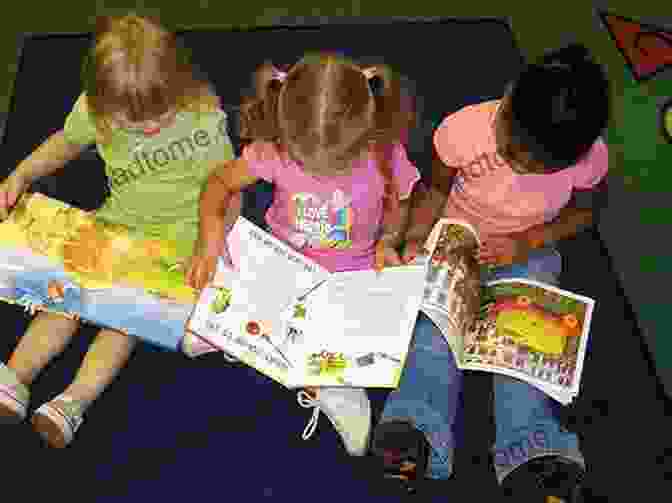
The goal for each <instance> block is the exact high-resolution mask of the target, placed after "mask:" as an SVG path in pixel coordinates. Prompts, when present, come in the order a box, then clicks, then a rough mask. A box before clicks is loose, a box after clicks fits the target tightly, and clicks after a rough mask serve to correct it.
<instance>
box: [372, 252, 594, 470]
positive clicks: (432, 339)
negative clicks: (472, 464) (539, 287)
mask: <svg viewBox="0 0 672 503" xmlns="http://www.w3.org/2000/svg"><path fill="white" fill-rule="evenodd" d="M561 269H562V259H561V257H560V255H559V254H558V253H557V252H556V251H555V250H554V249H552V248H547V249H544V250H538V251H535V252H534V253H533V254H532V255H531V256H530V259H529V261H528V262H527V263H526V264H516V265H512V266H506V267H498V268H495V269H493V270H492V271H489V272H487V273H486V272H484V278H483V279H484V281H489V280H494V279H505V278H514V277H518V278H529V279H536V280H539V281H543V282H546V283H551V284H557V279H558V276H559V274H560V271H561ZM493 379H494V400H495V403H494V411H495V422H496V439H495V445H494V446H493V448H492V450H493V455H494V461H495V472H496V474H497V478H498V480H499V482H500V483H501V481H502V480H503V479H504V477H506V475H508V474H509V473H510V472H511V471H513V470H514V469H515V468H516V467H518V466H520V465H522V464H524V463H526V462H527V461H529V460H530V459H532V458H535V457H539V456H543V455H548V454H555V455H560V456H563V457H566V458H568V459H571V460H573V461H576V462H577V463H579V464H580V465H582V466H583V465H584V461H583V457H582V455H581V452H580V451H579V442H578V438H577V436H576V435H575V434H573V433H570V432H568V431H566V430H564V429H563V428H562V427H561V426H560V424H559V422H558V420H557V418H556V415H555V411H554V409H555V407H557V405H556V403H555V402H554V401H553V400H552V399H550V398H548V397H547V396H546V395H545V394H544V393H542V392H541V391H538V390H537V389H536V388H534V387H532V386H530V385H529V384H527V383H525V382H523V381H520V380H517V379H513V378H510V377H508V376H502V375H497V374H493ZM461 386H462V375H461V372H460V370H459V369H458V368H457V366H456V365H455V359H454V358H453V354H452V352H451V351H450V347H449V346H448V344H447V343H446V341H445V339H444V338H443V336H442V334H441V332H440V330H439V329H438V328H437V327H436V326H435V325H434V324H433V323H432V321H430V319H429V318H428V317H427V316H425V314H424V313H422V312H421V313H420V314H419V315H418V320H417V322H416V324H415V329H414V331H413V341H412V343H411V349H410V352H409V355H408V358H407V361H406V366H405V368H404V372H403V374H402V377H401V380H400V383H399V387H398V388H397V389H396V390H395V391H393V392H392V393H390V395H389V397H388V399H387V401H386V403H385V408H384V409H383V413H382V416H381V422H384V421H389V420H393V419H405V420H411V421H412V422H413V423H414V425H415V427H416V428H418V429H419V430H421V431H422V432H423V433H424V434H425V436H426V437H427V441H428V442H429V443H430V445H431V446H432V452H431V456H430V460H429V467H428V473H427V476H428V477H430V478H435V479H446V478H448V477H450V475H451V474H452V472H453V457H454V446H455V431H454V427H455V419H456V417H457V413H458V410H457V408H458V398H459V394H460V391H461Z"/></svg>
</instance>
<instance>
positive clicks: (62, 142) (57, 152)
mask: <svg viewBox="0 0 672 503" xmlns="http://www.w3.org/2000/svg"><path fill="white" fill-rule="evenodd" d="M86 147H87V145H80V144H75V143H70V142H68V141H67V140H66V138H65V134H64V133H63V130H60V131H58V132H56V133H54V134H52V135H51V136H50V137H49V138H47V140H46V141H45V142H44V143H42V145H40V146H39V147H37V149H35V151H34V152H33V153H32V154H30V155H29V156H28V157H26V158H25V159H24V160H23V161H21V162H20V163H19V165H18V166H17V168H16V170H15V171H14V173H13V174H12V175H13V176H17V177H19V178H21V180H22V181H23V182H24V183H25V184H26V187H27V186H29V185H30V184H31V183H33V182H34V181H35V180H37V179H38V178H41V177H43V176H47V175H51V174H53V173H54V172H56V171H58V170H59V169H61V168H62V167H63V166H65V165H66V164H67V163H68V162H69V161H72V160H73V159H76V158H77V157H79V155H80V154H81V153H82V152H83V151H84V149H85V148H86Z"/></svg>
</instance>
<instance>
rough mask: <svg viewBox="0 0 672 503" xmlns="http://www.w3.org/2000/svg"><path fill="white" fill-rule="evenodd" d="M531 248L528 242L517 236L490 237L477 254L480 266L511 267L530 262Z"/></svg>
mask: <svg viewBox="0 0 672 503" xmlns="http://www.w3.org/2000/svg"><path fill="white" fill-rule="evenodd" d="M530 250H531V247H530V245H529V243H528V242H527V240H525V239H524V238H522V237H518V236H516V235H508V236H490V237H488V238H487V240H486V241H484V242H483V244H482V245H481V247H480V248H479V249H478V250H477V252H476V260H477V261H478V263H479V264H489V265H498V266H501V265H511V264H521V263H525V262H527V260H528V257H529V253H530Z"/></svg>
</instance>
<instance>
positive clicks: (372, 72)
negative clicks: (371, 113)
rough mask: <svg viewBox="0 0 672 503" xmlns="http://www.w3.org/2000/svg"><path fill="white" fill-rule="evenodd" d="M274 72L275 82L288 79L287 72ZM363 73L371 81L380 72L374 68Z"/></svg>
mask: <svg viewBox="0 0 672 503" xmlns="http://www.w3.org/2000/svg"><path fill="white" fill-rule="evenodd" d="M272 72H273V75H272V76H271V78H272V79H273V80H277V81H278V82H284V81H285V80H286V79H287V72H283V71H282V70H279V69H277V68H276V67H272ZM362 73H363V74H364V76H365V77H366V80H371V79H372V78H373V77H376V76H377V75H378V70H377V69H376V68H374V67H370V68H364V69H363V70H362Z"/></svg>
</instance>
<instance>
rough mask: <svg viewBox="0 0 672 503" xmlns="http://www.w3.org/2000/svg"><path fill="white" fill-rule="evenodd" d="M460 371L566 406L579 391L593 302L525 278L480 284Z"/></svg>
mask: <svg viewBox="0 0 672 503" xmlns="http://www.w3.org/2000/svg"><path fill="white" fill-rule="evenodd" d="M482 302H483V303H482V309H481V311H480V313H479V315H478V316H477V318H476V320H475V321H474V323H473V324H472V326H471V327H470V329H469V330H468V331H467V333H466V337H465V340H464V353H463V357H462V365H461V367H462V368H464V369H471V370H487V371H491V372H497V373H501V374H505V375H509V376H511V377H515V378H518V379H521V380H523V381H526V382H528V383H529V384H531V385H533V386H535V387H537V388H538V389H540V390H542V391H544V392H545V393H547V394H548V395H549V396H551V397H552V398H554V399H555V400H557V401H559V402H561V403H563V404H567V403H569V402H571V401H572V400H573V398H574V397H576V395H577V394H578V392H579V384H580V380H581V372H582V368H583V361H584V357H585V351H586V345H587V342H588V336H589V330H590V322H591V317H592V313H593V309H594V305H595V301H594V300H593V299H590V298H588V297H583V296H581V295H577V294H574V293H571V292H568V291H565V290H561V289H559V288H556V287H553V286H550V285H546V284H543V283H539V282H536V281H532V280H526V279H507V280H498V281H493V282H490V283H488V284H487V285H486V288H485V290H484V296H483V299H482Z"/></svg>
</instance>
